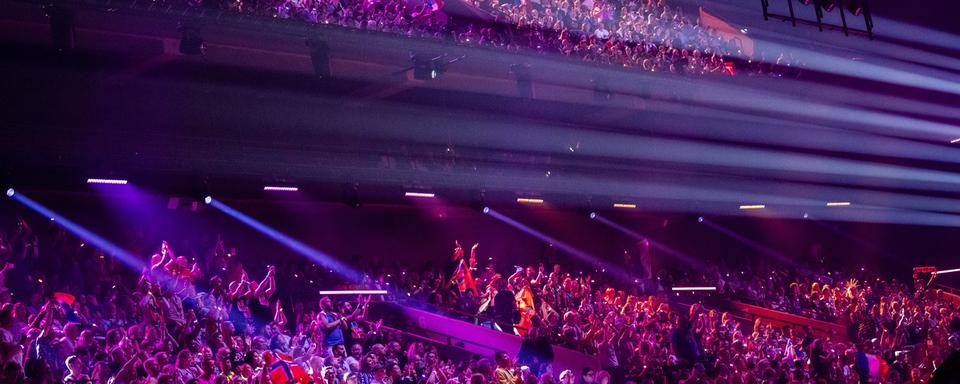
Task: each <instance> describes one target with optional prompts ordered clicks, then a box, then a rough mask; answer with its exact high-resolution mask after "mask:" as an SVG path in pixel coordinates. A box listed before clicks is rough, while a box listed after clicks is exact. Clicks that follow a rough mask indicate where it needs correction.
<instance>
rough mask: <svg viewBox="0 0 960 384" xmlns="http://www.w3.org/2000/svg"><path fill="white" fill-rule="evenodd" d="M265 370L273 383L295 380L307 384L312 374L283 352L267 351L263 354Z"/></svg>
mask: <svg viewBox="0 0 960 384" xmlns="http://www.w3.org/2000/svg"><path fill="white" fill-rule="evenodd" d="M263 364H264V372H267V375H268V377H269V378H270V382H271V383H273V384H287V383H290V382H295V383H299V384H307V383H309V382H310V375H308V374H307V371H305V370H303V368H301V367H300V366H299V365H297V363H295V362H293V358H292V357H290V356H287V355H284V354H282V353H276V352H265V353H264V354H263Z"/></svg>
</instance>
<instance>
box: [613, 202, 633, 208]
mask: <svg viewBox="0 0 960 384" xmlns="http://www.w3.org/2000/svg"><path fill="white" fill-rule="evenodd" d="M613 207H614V208H627V209H633V208H636V207H637V205H636V204H632V203H613Z"/></svg>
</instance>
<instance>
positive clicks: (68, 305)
mask: <svg viewBox="0 0 960 384" xmlns="http://www.w3.org/2000/svg"><path fill="white" fill-rule="evenodd" d="M53 300H55V301H56V302H57V303H59V304H60V307H61V308H63V312H64V313H65V314H66V316H67V321H69V322H71V323H79V322H80V317H79V316H77V313H76V312H74V311H73V302H74V301H77V297H76V296H74V295H71V294H69V293H66V292H55V293H54V294H53Z"/></svg>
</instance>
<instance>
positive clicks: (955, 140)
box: [950, 137, 960, 144]
mask: <svg viewBox="0 0 960 384" xmlns="http://www.w3.org/2000/svg"><path fill="white" fill-rule="evenodd" d="M956 143H960V137H958V138H956V139H953V140H950V144H956Z"/></svg>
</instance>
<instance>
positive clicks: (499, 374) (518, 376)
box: [493, 351, 530, 384]
mask: <svg viewBox="0 0 960 384" xmlns="http://www.w3.org/2000/svg"><path fill="white" fill-rule="evenodd" d="M493 359H494V360H495V361H496V362H497V369H496V370H494V371H493V376H494V378H495V383H496V384H521V383H523V376H524V375H525V374H526V371H529V370H530V368H528V367H526V366H523V367H520V371H517V370H516V369H515V368H513V360H510V356H509V355H507V353H506V352H504V351H497V353H494V354H493Z"/></svg>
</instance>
